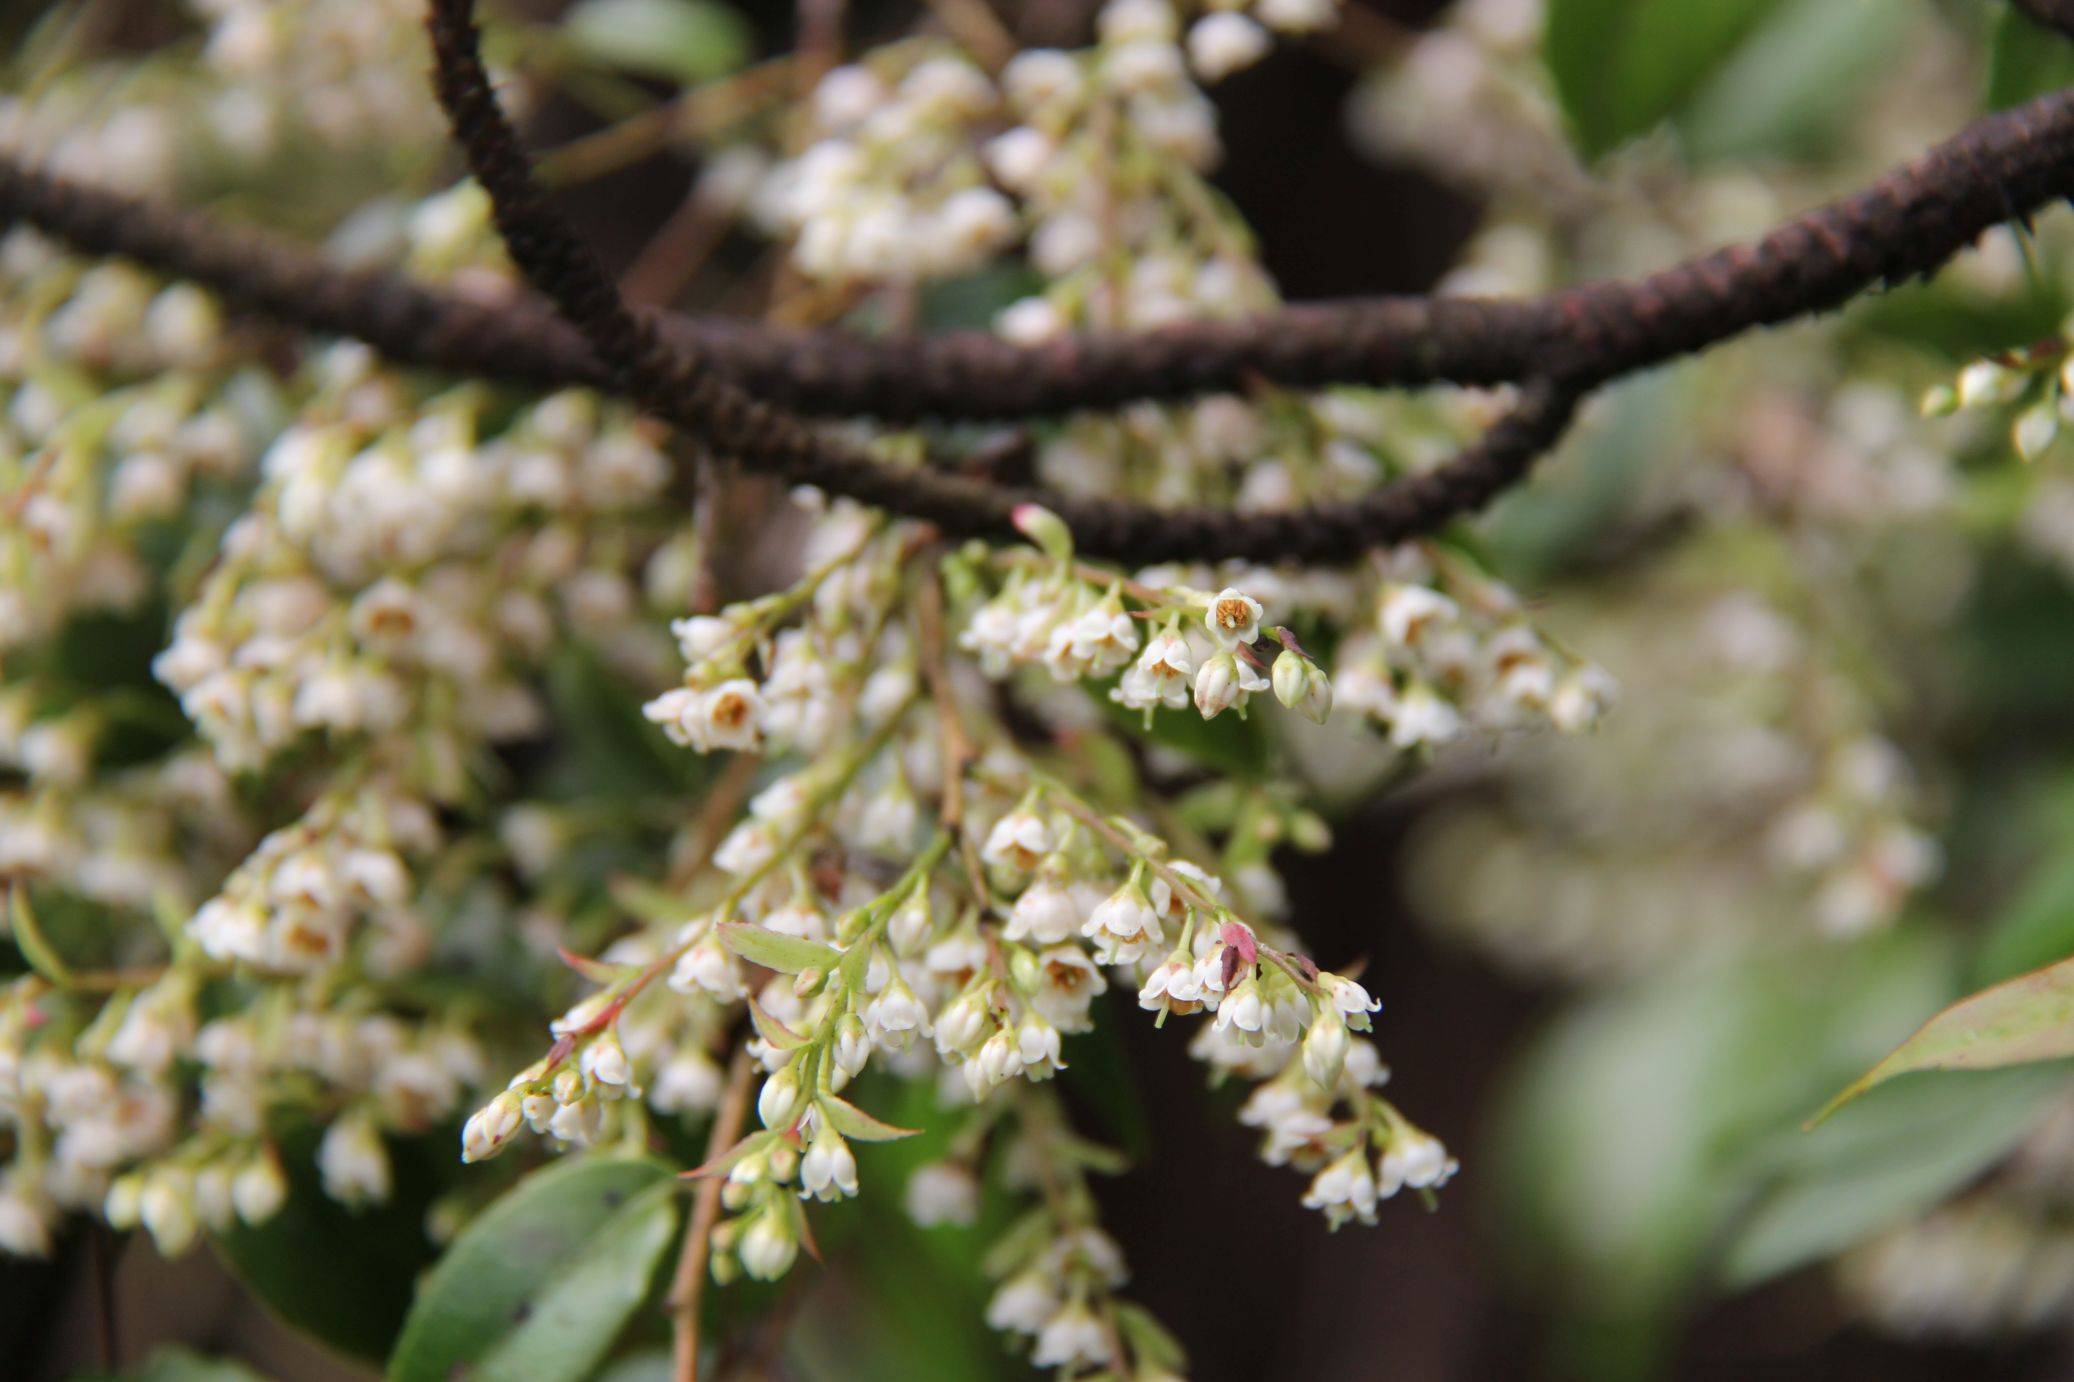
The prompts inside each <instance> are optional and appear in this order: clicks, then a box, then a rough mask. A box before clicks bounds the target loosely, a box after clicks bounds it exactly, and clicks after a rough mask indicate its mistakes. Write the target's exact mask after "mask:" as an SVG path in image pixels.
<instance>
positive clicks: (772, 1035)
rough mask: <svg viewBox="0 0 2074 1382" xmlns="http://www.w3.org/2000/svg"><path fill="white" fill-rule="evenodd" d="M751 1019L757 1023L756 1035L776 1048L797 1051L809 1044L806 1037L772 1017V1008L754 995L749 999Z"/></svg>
mask: <svg viewBox="0 0 2074 1382" xmlns="http://www.w3.org/2000/svg"><path fill="white" fill-rule="evenodd" d="M749 1020H750V1021H751V1022H752V1023H754V1024H755V1025H756V1035H758V1036H760V1037H762V1038H763V1039H764V1041H765V1042H767V1043H769V1044H770V1045H771V1046H772V1047H773V1048H774V1049H776V1050H779V1051H797V1050H798V1049H799V1048H800V1047H802V1046H804V1045H806V1044H807V1039H806V1038H805V1037H803V1036H801V1035H800V1034H799V1033H798V1032H795V1031H793V1030H792V1029H791V1028H790V1027H788V1026H786V1025H785V1024H784V1023H782V1022H780V1021H778V1019H777V1018H775V1017H772V1016H771V1014H770V1010H769V1009H767V1008H765V1007H764V1006H763V1004H761V1003H759V1002H757V1001H756V998H755V996H754V995H751V996H750V999H749Z"/></svg>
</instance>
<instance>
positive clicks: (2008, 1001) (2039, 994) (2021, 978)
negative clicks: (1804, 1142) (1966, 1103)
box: [1814, 960, 2074, 1123]
mask: <svg viewBox="0 0 2074 1382" xmlns="http://www.w3.org/2000/svg"><path fill="white" fill-rule="evenodd" d="M2062 1056H2074V960H2062V961H2060V962H2059V963H2058V964H2052V965H2047V966H2046V967H2045V968H2043V969H2034V970H2032V971H2031V972H2030V973H2029V974H2022V975H2018V976H2017V977H2016V978H2014V979H2010V980H2006V981H2005V982H2003V983H2000V984H1996V985H1995V986H1994V987H1993V988H1986V989H1982V990H1981V991H1980V992H1978V993H1975V994H1972V995H1969V996H1968V997H1965V998H1961V999H1960V1000H1959V1001H1958V1002H1956V1003H1954V1004H1952V1005H1951V1006H1950V1007H1948V1008H1946V1009H1945V1010H1944V1011H1943V1012H1941V1013H1939V1014H1937V1016H1935V1017H1933V1018H1931V1019H1930V1020H1929V1021H1928V1022H1925V1023H1924V1024H1923V1025H1922V1026H1921V1027H1919V1028H1917V1029H1916V1034H1915V1035H1914V1036H1912V1037H1910V1038H1909V1039H1908V1040H1907V1041H1904V1042H1902V1043H1901V1045H1899V1046H1898V1047H1896V1048H1895V1049H1894V1051H1893V1052H1892V1054H1890V1055H1889V1056H1888V1057H1887V1058H1886V1059H1885V1060H1883V1061H1881V1062H1880V1063H1879V1064H1878V1065H1875V1066H1874V1067H1872V1069H1870V1070H1868V1071H1866V1072H1865V1073H1864V1074H1863V1075H1860V1076H1859V1077H1858V1078H1857V1079H1856V1080H1854V1081H1852V1082H1851V1083H1850V1084H1849V1085H1847V1086H1846V1087H1845V1088H1844V1089H1843V1091H1842V1092H1841V1093H1839V1094H1838V1095H1837V1096H1836V1097H1835V1098H1834V1099H1831V1100H1830V1101H1829V1102H1828V1103H1827V1104H1825V1105H1823V1107H1822V1111H1821V1112H1820V1113H1817V1114H1816V1115H1815V1118H1814V1121H1815V1122H1817V1123H1819V1122H1821V1121H1822V1120H1823V1119H1825V1118H1827V1117H1829V1115H1830V1114H1832V1113H1834V1112H1836V1111H1837V1110H1838V1109H1840V1108H1842V1107H1843V1106H1844V1105H1845V1104H1847V1103H1849V1102H1850V1101H1851V1100H1853V1099H1855V1098H1857V1097H1858V1096H1859V1095H1861V1094H1863V1093H1865V1091H1867V1090H1869V1089H1872V1088H1874V1087H1876V1086H1878V1085H1881V1084H1884V1083H1886V1082H1887V1081H1888V1080H1891V1079H1893V1078H1894V1077H1895V1076H1896V1075H1907V1074H1910V1073H1912V1072H1914V1071H1918V1070H1993V1069H1997V1068H1999V1067H2001V1066H2005V1065H2028V1064H2030V1063H2032V1062H2034V1061H2046V1060H2058V1059H2059V1058H2060V1057H2062Z"/></svg>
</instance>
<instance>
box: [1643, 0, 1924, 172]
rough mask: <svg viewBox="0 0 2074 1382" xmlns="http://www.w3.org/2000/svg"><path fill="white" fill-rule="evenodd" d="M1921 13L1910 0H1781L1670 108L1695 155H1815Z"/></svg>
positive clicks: (1829, 146)
mask: <svg viewBox="0 0 2074 1382" xmlns="http://www.w3.org/2000/svg"><path fill="white" fill-rule="evenodd" d="M1921 17H1922V7H1921V6H1920V5H1918V4H1915V3H1911V2H1910V0H1879V3H1876V4H1852V3H1839V0H1786V3H1784V4H1782V5H1780V6H1779V7H1778V8H1777V9H1776V11H1775V12H1773V13H1772V14H1770V15H1769V16H1768V17H1767V18H1766V19H1765V20H1764V22H1763V23H1761V24H1759V25H1757V26H1756V27H1755V28H1754V29H1753V30H1752V31H1751V33H1750V34H1749V37H1748V39H1747V40H1746V41H1744V42H1742V43H1741V44H1738V45H1736V46H1735V47H1734V48H1732V49H1731V50H1730V51H1729V53H1728V54H1727V56H1726V57H1725V58H1724V59H1723V60H1722V61H1721V63H1720V65H1719V67H1718V68H1717V69H1716V70H1715V71H1714V72H1713V73H1712V74H1711V75H1710V76H1708V77H1707V78H1706V79H1705V80H1704V81H1702V82H1701V83H1700V84H1699V85H1698V87H1697V88H1696V89H1695V90H1694V91H1693V92H1692V94H1691V97H1690V99H1689V100H1688V101H1686V102H1684V103H1682V105H1681V108H1680V109H1679V110H1678V111H1677V112H1676V116H1675V118H1676V119H1677V123H1678V128H1679V130H1680V132H1681V133H1682V134H1683V135H1684V140H1685V149H1686V152H1687V153H1688V154H1689V155H1691V157H1692V158H1693V159H1694V160H1696V161H1698V160H1707V159H1746V158H1764V157H1773V156H1778V155H1782V154H1783V155H1788V156H1793V157H1804V158H1811V159H1812V158H1817V157H1819V156H1821V155H1822V154H1823V153H1824V152H1825V151H1829V150H1833V149H1834V147H1835V143H1834V141H1835V137H1836V135H1837V132H1838V129H1839V127H1840V126H1842V125H1843V124H1844V122H1845V121H1847V120H1849V119H1850V118H1851V117H1853V116H1854V115H1857V114H1858V113H1859V112H1860V111H1861V109H1862V100H1863V98H1864V95H1865V92H1866V88H1867V87H1868V86H1870V85H1871V84H1872V82H1873V81H1874V79H1876V78H1877V77H1879V76H1880V75H1881V74H1882V72H1884V71H1885V70H1886V69H1887V64H1888V63H1890V62H1891V61H1893V60H1894V58H1895V57H1896V56H1897V55H1898V54H1899V53H1900V52H1901V51H1902V50H1903V48H1904V45H1905V43H1906V40H1907V38H1908V36H1909V30H1910V29H1911V28H1912V27H1913V26H1914V25H1915V23H1916V22H1917V21H1918V20H1919V19H1921Z"/></svg>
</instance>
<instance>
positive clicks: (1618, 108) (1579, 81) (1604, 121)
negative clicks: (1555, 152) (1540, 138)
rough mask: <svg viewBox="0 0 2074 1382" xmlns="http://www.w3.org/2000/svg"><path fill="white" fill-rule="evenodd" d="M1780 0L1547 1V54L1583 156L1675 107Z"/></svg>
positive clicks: (1637, 130) (1605, 148) (1650, 124)
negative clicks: (1548, 2)
mask: <svg viewBox="0 0 2074 1382" xmlns="http://www.w3.org/2000/svg"><path fill="white" fill-rule="evenodd" d="M1778 2H1779V0H1550V4H1549V7H1548V27H1547V31H1546V38H1545V39H1544V42H1543V53H1544V56H1545V58H1546V61H1547V63H1548V70H1549V75H1550V76H1551V77H1552V78H1553V79H1554V81H1555V88H1556V96H1557V99H1558V100H1559V101H1560V102H1561V103H1562V107H1563V112H1564V114H1565V115H1567V116H1568V117H1569V120H1570V126H1571V130H1572V132H1573V134H1574V135H1575V138H1576V141H1577V146H1578V148H1579V149H1580V150H1581V151H1582V152H1583V153H1584V155H1585V156H1586V157H1587V158H1597V157H1599V156H1600V155H1602V154H1604V153H1606V152H1608V151H1609V150H1611V149H1613V148H1615V147H1617V146H1618V145H1620V144H1623V143H1625V142H1626V141H1627V140H1629V139H1632V138H1634V137H1635V136H1636V135H1639V134H1644V133H1646V132H1648V131H1649V130H1650V129H1652V128H1654V127H1655V126H1656V125H1657V124H1658V123H1660V122H1661V121H1663V120H1664V119H1666V118H1668V117H1670V116H1671V115H1673V114H1675V113H1677V112H1678V111H1679V110H1680V109H1681V108H1682V107H1683V106H1685V105H1686V104H1687V103H1688V102H1689V101H1690V100H1691V99H1692V98H1693V95H1694V93H1695V91H1697V90H1698V88H1699V86H1700V85H1701V83H1702V82H1703V81H1704V80H1705V79H1706V78H1707V77H1708V76H1709V75H1710V74H1712V73H1713V72H1714V71H1716V70H1717V69H1718V68H1720V66H1721V65H1722V64H1723V63H1724V62H1726V61H1727V60H1728V58H1729V56H1730V55H1731V54H1733V53H1734V52H1735V50H1736V48H1737V46H1738V45H1739V44H1741V43H1742V42H1743V41H1744V40H1745V39H1746V38H1748V37H1749V36H1750V34H1751V32H1752V31H1753V30H1754V29H1756V27H1757V26H1758V25H1759V24H1760V23H1761V22H1762V21H1763V20H1764V18H1765V17H1766V16H1767V15H1768V14H1769V13H1771V11H1772V10H1773V9H1775V8H1776V7H1777V5H1778Z"/></svg>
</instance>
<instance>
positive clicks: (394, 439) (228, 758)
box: [157, 347, 667, 792]
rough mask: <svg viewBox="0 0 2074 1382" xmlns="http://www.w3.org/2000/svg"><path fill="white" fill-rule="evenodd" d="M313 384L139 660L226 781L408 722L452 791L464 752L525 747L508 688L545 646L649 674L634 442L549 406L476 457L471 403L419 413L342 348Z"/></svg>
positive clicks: (581, 407)
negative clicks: (201, 579) (510, 744)
mask: <svg viewBox="0 0 2074 1382" xmlns="http://www.w3.org/2000/svg"><path fill="white" fill-rule="evenodd" d="M317 373H318V381H317V397H316V401H315V402H314V403H313V404H312V406H311V408H310V410H309V411H307V412H305V413H304V415H303V418H302V420H301V421H298V422H297V423H296V424H295V425H293V426H291V427H289V428H288V429H287V430H286V431H284V432H283V433H281V435H280V436H279V437H278V438H277V439H276V440H275V441H274V442H273V444H272V445H271V446H270V447H269V448H268V450H267V452H266V455H265V458H264V461H263V463H262V468H263V470H264V472H265V477H266V482H265V486H264V488H263V489H262V491H261V496H260V501H259V502H258V503H257V504H256V505H255V506H254V507H253V508H252V509H250V510H248V511H247V512H246V513H245V514H244V515H243V516H242V517H240V518H239V519H238V520H237V521H236V522H235V523H233V524H232V525H231V527H230V529H229V531H228V532H226V533H225V534H224V537H223V543H222V550H223V559H222V560H221V561H220V562H219V563H218V564H217V566H216V567H215V568H214V570H213V571H212V572H211V573H210V575H209V577H208V579H207V581H206V582H205V583H204V585H203V587H202V589H201V591H200V593H199V595H198V597H197V598H196V600H195V602H194V603H193V604H192V605H190V606H189V607H188V609H187V610H186V611H185V612H184V613H183V614H182V615H181V617H180V619H179V621H178V624H177V625H176V628H175V636H174V640H173V642H172V644H171V646H169V647H168V648H167V649H166V650H165V652H164V653H162V654H161V655H160V657H159V660H158V663H157V669H158V673H159V676H160V678H161V679H162V680H163V681H165V682H166V684H167V685H169V686H170V687H172V688H173V690H174V691H176V692H177V693H179V695H180V697H181V704H182V706H183V708H184V709H185V710H186V711H187V713H188V715H189V716H190V718H192V719H193V720H194V721H195V723H196V724H197V725H198V726H199V727H200V728H201V730H202V733H203V734H204V736H205V737H207V738H208V739H209V741H210V743H211V744H212V746H213V747H214V748H215V749H216V752H217V754H218V756H219V757H220V758H221V759H222V760H223V761H224V763H225V765H226V766H228V767H232V768H234V769H249V768H252V767H254V766H256V765H258V764H260V763H262V762H264V761H265V760H266V759H267V758H269V757H270V756H272V755H273V754H275V753H278V752H279V751H280V750H282V749H283V748H285V747H287V746H288V745H289V744H290V743H292V742H294V741H295V740H296V739H297V738H299V737H300V736H301V735H303V734H305V733H307V732H309V731H317V732H320V733H324V734H329V735H334V736H343V737H350V736H355V735H371V736H380V735H384V734H392V733H395V732H397V731H399V730H403V729H405V728H406V727H408V728H410V729H412V730H414V731H415V732H416V733H417V734H418V735H419V736H421V738H420V743H419V747H418V750H417V753H418V756H419V757H420V758H421V759H422V758H428V757H429V758H431V759H434V760H443V762H444V764H445V768H444V773H445V777H446V779H447V781H446V782H445V783H442V786H441V790H443V791H447V792H450V791H451V790H452V786H451V783H452V781H453V780H454V778H455V777H456V775H457V774H458V773H459V771H460V769H461V767H462V766H463V765H464V764H465V762H466V760H467V757H468V755H469V753H470V752H471V750H472V747H473V746H474V745H475V744H477V743H479V742H482V741H489V742H496V741H500V740H510V739H516V738H523V737H525V736H527V735H529V734H532V733H534V732H536V731H537V730H538V728H539V727H540V725H541V723H542V709H541V706H540V705H539V702H538V700H537V697H536V695H535V693H534V692H533V691H532V690H531V689H530V688H529V686H528V685H527V684H526V682H525V681H524V680H523V676H522V674H523V673H525V672H529V671H531V670H533V669H535V668H537V667H538V666H539V665H540V663H541V661H542V659H544V658H545V657H547V656H548V654H549V653H550V652H551V651H552V650H553V648H554V646H555V643H556V639H557V637H558V636H559V634H560V632H561V630H562V629H564V628H571V629H579V630H581V631H582V636H583V638H584V640H585V641H586V642H587V643H589V644H591V646H593V647H597V648H600V649H601V650H603V651H604V652H605V653H606V654H607V655H608V657H610V658H612V659H613V660H616V661H619V662H621V663H622V664H632V665H635V666H640V665H641V664H643V663H646V664H648V665H649V666H651V667H652V666H653V663H654V661H655V658H654V645H653V643H652V641H646V640H648V638H649V636H648V635H647V634H646V632H645V631H644V630H642V629H640V628H639V627H638V625H637V622H636V616H637V614H638V613H639V606H640V603H641V599H642V593H641V591H640V589H639V588H638V587H637V585H636V583H635V581H636V578H637V576H638V575H639V574H640V572H639V568H635V569H632V570H630V569H629V564H630V563H629V556H630V554H632V555H636V556H638V554H640V553H642V552H645V551H647V550H649V545H650V540H649V539H646V538H645V537H644V530H645V529H646V528H647V527H648V526H649V523H648V520H647V519H646V518H645V517H644V515H643V513H642V509H643V506H644V505H645V504H646V502H647V501H649V500H651V499H652V498H653V497H654V496H655V495H656V493H657V492H658V491H659V490H660V488H661V486H662V484H663V482H664V479H665V473H666V468H665V465H664V462H663V459H662V456H661V453H660V452H659V450H658V449H657V448H656V446H655V444H654V442H653V441H652V440H650V439H649V438H648V437H647V436H646V435H645V434H644V433H642V432H641V431H640V430H638V429H637V428H635V427H633V426H632V425H631V424H630V423H629V422H627V421H626V420H625V419H624V418H616V417H612V416H607V415H605V414H603V413H601V410H600V409H599V407H598V405H597V403H596V401H595V400H594V399H593V398H591V397H590V396H588V395H584V394H576V393H568V394H558V395H555V396H552V397H550V398H547V399H545V400H543V401H542V402H540V403H539V404H537V405H535V406H534V407H533V408H532V409H530V410H529V411H528V412H526V413H525V414H523V415H522V416H521V417H520V418H519V419H518V420H517V421H515V422H514V423H513V424H512V425H511V426H510V427H509V428H507V429H505V430H504V431H503V432H501V433H500V434H499V435H498V436H497V437H496V438H495V439H493V440H491V441H487V442H478V441H477V439H476V437H475V435H474V430H475V425H476V421H475V416H474V408H475V404H474V402H473V401H472V395H461V396H453V397H447V398H439V399H434V400H432V402H431V403H429V404H427V405H425V406H423V407H422V408H421V407H418V406H416V405H414V404H412V403H411V401H410V400H409V398H408V397H407V395H406V394H405V392H404V385H403V381H402V380H401V378H400V377H398V376H396V375H394V374H391V373H389V372H386V371H383V370H379V369H377V368H376V367H375V366H374V363H373V361H372V359H371V357H369V355H368V354H367V352H365V351H364V350H363V349H361V348H358V347H336V348H334V349H333V351H332V352H331V353H330V354H328V355H327V356H326V357H325V358H324V359H323V361H321V362H320V366H319V369H318V371H317ZM664 550H667V549H664ZM652 574H653V569H651V575H652Z"/></svg>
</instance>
